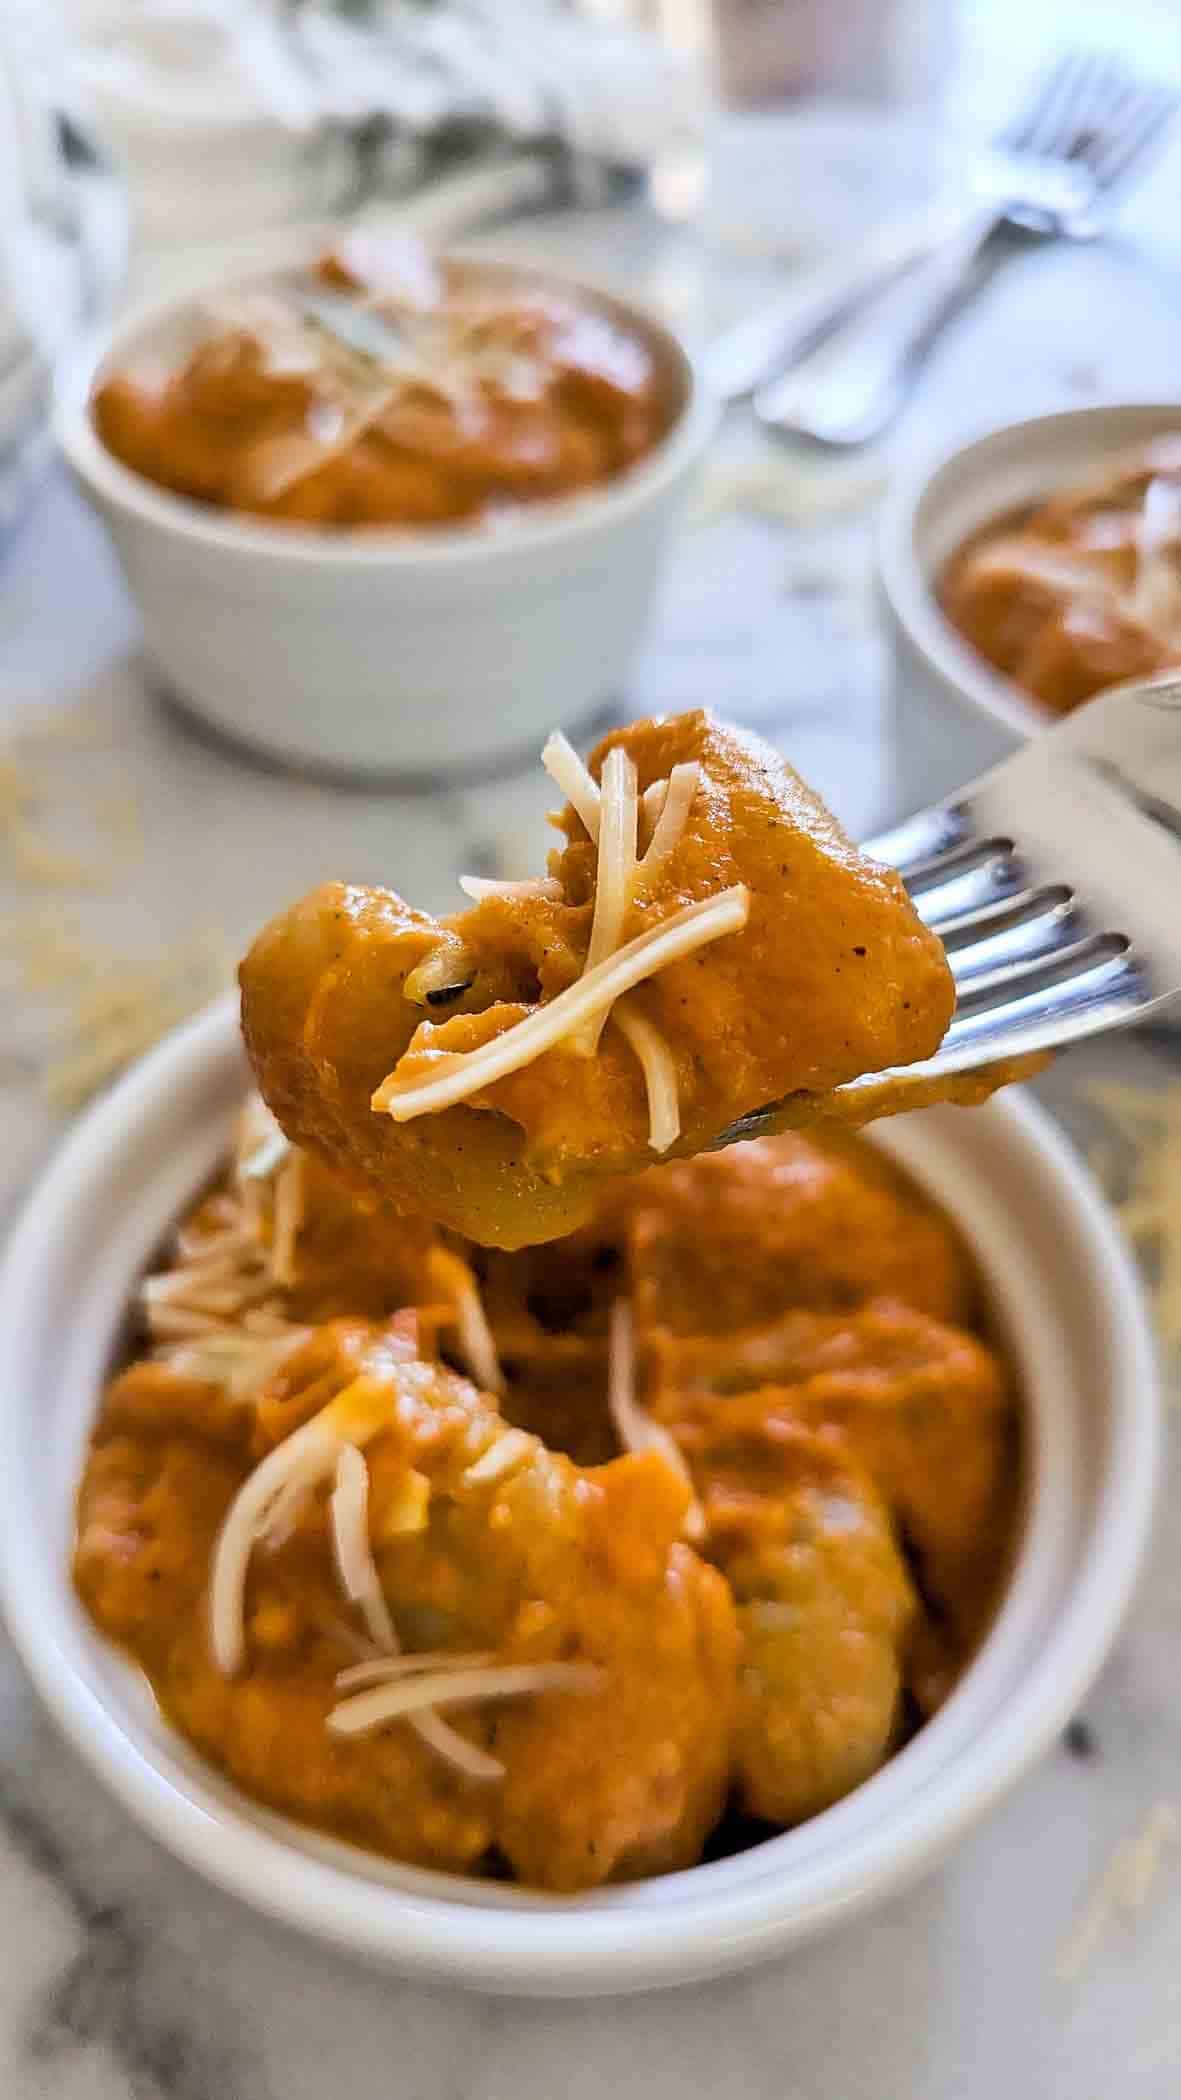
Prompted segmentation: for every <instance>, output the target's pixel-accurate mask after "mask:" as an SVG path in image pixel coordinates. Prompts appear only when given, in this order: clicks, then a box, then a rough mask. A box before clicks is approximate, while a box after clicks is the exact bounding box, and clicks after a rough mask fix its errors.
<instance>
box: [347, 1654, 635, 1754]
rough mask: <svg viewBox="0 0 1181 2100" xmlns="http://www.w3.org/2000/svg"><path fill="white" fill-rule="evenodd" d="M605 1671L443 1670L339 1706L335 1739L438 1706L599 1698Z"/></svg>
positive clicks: (562, 1666)
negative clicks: (544, 1696)
mask: <svg viewBox="0 0 1181 2100" xmlns="http://www.w3.org/2000/svg"><path fill="white" fill-rule="evenodd" d="M603 1674H604V1673H603V1671H602V1670H600V1669H599V1668H597V1666H596V1665H595V1664H593V1663H577V1662H549V1663H546V1662H541V1663H500V1664H496V1663H494V1664H492V1665H490V1666H489V1667H488V1668H486V1669H482V1670H439V1671H436V1672H433V1673H430V1674H427V1675H425V1676H422V1677H409V1678H406V1679H403V1680H402V1681H401V1682H396V1683H393V1684H382V1685H376V1686H375V1687H374V1688H373V1690H372V1691H368V1692H359V1693H357V1695H356V1696H355V1697H354V1698H352V1699H345V1700H343V1701H342V1702H341V1704H340V1705H339V1706H335V1707H333V1709H332V1712H331V1713H330V1714H329V1716H328V1724H327V1725H328V1727H329V1729H330V1730H331V1732H332V1734H333V1735H344V1736H353V1735H372V1733H373V1731H374V1730H375V1729H377V1728H384V1727H385V1726H386V1724H387V1723H388V1722H390V1721H398V1720H401V1719H402V1718H403V1716H409V1715H411V1714H413V1713H417V1712H419V1711H420V1710H421V1709H422V1708H424V1707H433V1706H475V1705H480V1704H482V1703H483V1701H484V1700H486V1699H522V1698H526V1697H532V1696H534V1695H536V1694H537V1693H539V1692H583V1693H585V1692H596V1691H598V1690H599V1688H600V1686H601V1684H602V1682H603Z"/></svg>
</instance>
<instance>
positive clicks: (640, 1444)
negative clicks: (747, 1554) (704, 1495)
mask: <svg viewBox="0 0 1181 2100" xmlns="http://www.w3.org/2000/svg"><path fill="white" fill-rule="evenodd" d="M607 1410H608V1413H609V1414H610V1416H611V1420H612V1423H613V1425H614V1428H615V1434H616V1435H617V1437H618V1438H619V1441H620V1443H621V1444H622V1446H623V1448H624V1450H625V1451H658V1452H659V1453H660V1456H661V1457H662V1458H664V1459H666V1460H667V1461H668V1463H669V1465H670V1466H671V1467H672V1469H673V1471H674V1473H676V1475H677V1477H678V1479H680V1480H683V1481H684V1482H685V1485H686V1487H687V1488H688V1490H689V1507H688V1509H687V1510H686V1512H685V1525H684V1530H685V1537H686V1538H687V1539H690V1540H692V1541H694V1542H696V1541H699V1540H701V1539H702V1538H704V1536H705V1515H704V1512H703V1510H702V1507H701V1504H700V1502H699V1501H698V1500H697V1496H696V1494H695V1492H694V1489H693V1477H692V1475H691V1473H690V1471H689V1468H688V1466H687V1464H686V1463H685V1454H684V1452H683V1451H682V1450H681V1447H680V1445H679V1444H678V1443H677V1441H676V1439H675V1437H673V1436H672V1435H670V1433H669V1431H668V1430H667V1429H665V1428H664V1427H663V1425H662V1424H661V1423H660V1422H654V1421H653V1420H652V1417H651V1415H650V1414H649V1413H648V1412H647V1410H646V1409H645V1408H643V1407H641V1405H640V1402H639V1401H638V1399H637V1398H636V1338H635V1325H634V1322H633V1320H632V1309H631V1306H630V1305H629V1303H628V1301H627V1299H626V1298H617V1299H616V1300H615V1303H614V1305H613V1306H612V1307H611V1321H610V1326H609V1328H608V1334H607Z"/></svg>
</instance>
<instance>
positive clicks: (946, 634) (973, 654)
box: [876, 396, 1181, 741]
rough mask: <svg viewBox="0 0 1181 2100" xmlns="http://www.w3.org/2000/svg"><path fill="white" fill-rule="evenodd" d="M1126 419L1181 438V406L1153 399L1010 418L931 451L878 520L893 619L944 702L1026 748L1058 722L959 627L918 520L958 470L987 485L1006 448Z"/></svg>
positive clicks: (907, 474)
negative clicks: (945, 606) (943, 598)
mask: <svg viewBox="0 0 1181 2100" xmlns="http://www.w3.org/2000/svg"><path fill="white" fill-rule="evenodd" d="M1125 416H1126V417H1128V419H1129V420H1130V421H1132V422H1134V423H1135V422H1141V423H1143V424H1144V425H1145V428H1146V430H1147V428H1148V426H1150V425H1151V424H1153V423H1154V422H1157V421H1159V422H1160V423H1161V424H1162V425H1163V426H1169V427H1171V428H1173V429H1176V430H1179V431H1181V401H1172V402H1169V401H1162V400H1159V399H1156V398H1154V397H1152V396H1145V397H1144V398H1143V399H1137V398H1136V397H1135V396H1129V397H1127V398H1124V399H1120V400H1118V401H1103V402H1098V401H1095V402H1090V403H1088V404H1086V405H1085V406H1083V407H1079V408H1064V409H1054V410H1050V411H1048V412H1047V413H1044V414H1041V415H1036V416H1020V417H1016V418H1010V419H1008V420H1006V421H1003V422H999V423H998V422H992V423H988V424H986V425H985V426H983V427H982V428H980V429H977V430H975V431H974V432H973V433H972V434H971V435H970V436H968V437H967V438H960V439H958V440H957V441H956V443H955V444H953V445H941V446H937V447H932V448H928V449H927V450H926V451H925V452H922V453H920V454H919V455H918V456H917V457H916V458H915V459H914V460H913V461H912V462H911V464H910V465H909V466H908V467H907V468H905V469H904V470H903V472H902V473H901V474H899V475H898V477H897V478H896V480H895V481H894V482H893V483H892V485H891V487H890V489H889V490H888V492H887V495H886V499H885V502H884V504H883V506H882V512H881V516H880V518H879V521H878V529H877V536H876V537H877V545H876V561H877V577H878V586H879V590H880V593H881V595H882V597H883V598H884V600H885V603H886V606H887V608H888V610H889V612H890V613H891V615H892V616H893V618H894V620H895V621H896V623H897V625H898V626H899V628H900V629H901V630H902V633H903V634H904V635H905V637H906V640H907V641H908V642H909V644H910V646H911V648H912V649H913V650H914V652H915V654H916V655H917V656H918V657H920V658H921V659H922V660H923V661H925V663H926V665H927V668H928V670H929V671H932V672H934V674H935V676H936V678H937V679H938V681H939V684H940V686H941V687H942V689H943V691H944V694H945V696H946V697H947V698H949V699H954V700H956V701H958V702H959V703H960V704H961V705H963V704H967V705H968V706H969V707H971V708H973V709H974V710H976V711H978V712H980V713H982V714H985V715H987V716H989V717H990V718H991V720H992V721H993V722H995V723H996V724H997V725H998V726H999V727H1000V728H1002V729H1003V730H1004V731H1005V732H1006V733H1007V734H1008V735H1009V736H1010V737H1013V736H1016V737H1019V738H1020V739H1021V740H1022V741H1024V740H1025V739H1026V738H1028V737H1031V736H1035V735H1036V734H1037V733H1038V731H1039V730H1042V729H1047V728H1050V727H1051V726H1052V725H1053V723H1054V722H1055V720H1057V717H1056V716H1055V715H1053V714H1052V713H1051V712H1050V711H1049V709H1048V708H1044V707H1042V706H1040V705H1039V704H1038V702H1037V701H1036V700H1034V699H1032V698H1031V697H1030V696H1029V695H1028V694H1026V693H1024V692H1023V691H1022V690H1021V688H1020V686H1018V685H1015V684H1014V682H1013V680H1012V679H1011V678H1007V677H1006V676H1005V674H1004V672H1003V671H998V670H996V669H995V668H994V666H993V665H992V664H990V663H989V662H988V661H987V660H986V659H985V658H984V657H982V656H980V655H979V654H978V653H977V651H976V650H975V649H973V648H972V646H971V644H970V643H969V642H967V641H965V639H964V637H963V636H962V635H961V634H960V633H959V632H958V631H957V630H956V628H954V627H953V626H952V624H951V621H950V620H949V619H948V618H947V617H946V615H945V613H944V612H943V610H942V608H941V606H940V604H939V602H938V599H937V598H936V596H935V593H934V591H933V590H932V588H931V585H930V583H929V582H928V580H927V576H926V574H925V571H924V568H923V565H922V563H921V561H920V560H919V557H918V554H917V552H916V548H915V535H916V529H917V525H918V520H919V514H920V512H921V510H922V508H923V506H924V504H925V503H926V502H927V500H928V498H929V497H930V496H931V494H932V492H933V491H934V490H935V489H936V487H937V485H938V483H939V482H940V481H941V480H942V479H943V477H944V476H945V475H948V474H950V473H951V472H952V470H953V469H954V468H956V467H957V466H961V465H962V466H968V465H970V464H971V465H974V466H976V467H978V468H979V470H980V474H981V478H987V473H988V467H989V461H990V455H991V454H992V453H993V452H994V451H995V450H996V449H997V448H998V446H999V445H1001V444H1007V443H1010V442H1013V441H1015V440H1020V439H1025V440H1026V441H1027V442H1028V445H1029V447H1030V449H1031V451H1033V450H1035V449H1036V448H1037V446H1038V442H1039V440H1040V439H1043V438H1046V437H1052V436H1054V435H1061V434H1070V433H1072V432H1078V433H1079V434H1080V436H1081V434H1082V433H1083V432H1084V431H1085V430H1086V429H1087V427H1088V426H1090V425H1093V424H1094V423H1096V422H1097V421H1102V420H1104V419H1110V418H1112V417H1116V418H1123V417H1125ZM1080 464H1081V462H1080ZM996 515H998V516H999V515H1000V511H999V510H998V512H997V513H996Z"/></svg>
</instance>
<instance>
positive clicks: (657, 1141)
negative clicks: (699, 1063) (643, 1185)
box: [611, 999, 681, 1152]
mask: <svg viewBox="0 0 1181 2100" xmlns="http://www.w3.org/2000/svg"><path fill="white" fill-rule="evenodd" d="M611 1018H612V1020H613V1021H614V1022H615V1025H616V1027H617V1028H618V1029H619V1031H620V1034H621V1035H622V1036H623V1038H624V1040H625V1041H626V1042H627V1043H628V1045H629V1046H630V1048H631V1049H632V1050H634V1051H635V1054H636V1057H637V1059H638V1060H639V1064H640V1069H641V1071H642V1072H643V1074H644V1085H645V1087H646V1088H647V1090H648V1143H649V1144H650V1145H651V1147H652V1150H653V1152H667V1151H668V1148H669V1146H670V1145H672V1144H675V1143H676V1140H677V1139H678V1138H679V1136H680V1134H681V1104H680V1097H679V1095H678V1093H677V1066H676V1060H675V1058H674V1057H673V1054H672V1051H671V1050H670V1049H669V1046H668V1044H667V1043H666V1041H665V1039H664V1037H663V1036H662V1035H661V1033H660V1030H659V1028H656V1027H655V1026H654V1025H653V1023H652V1022H651V1021H649V1020H648V1019H647V1017H646V1016H645V1015H644V1014H642V1013H640V1012H639V1011H638V1009H637V1008H636V1007H634V1006H632V1005H629V1003H628V1001H627V1000H626V999H617V1000H616V1002H615V1005H614V1007H613V1008H612V1010H611Z"/></svg>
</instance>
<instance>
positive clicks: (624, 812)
mask: <svg viewBox="0 0 1181 2100" xmlns="http://www.w3.org/2000/svg"><path fill="white" fill-rule="evenodd" d="M670 792H671V790H670ZM637 805H638V797H637V782H636V769H635V765H634V763H633V761H632V759H631V758H630V757H629V755H628V753H627V752H626V751H625V750H624V749H623V747H622V745H619V744H617V745H616V746H615V748H614V749H613V750H611V751H609V752H608V753H607V758H606V762H605V764H604V766H603V782H602V787H601V789H600V794H599V840H598V848H599V858H598V869H597V874H596V879H595V909H594V917H593V919H592V921H591V934H590V945H589V947H588V949H587V952H586V962H585V963H584V965H583V975H584V977H585V976H589V975H590V973H591V972H592V971H593V970H595V969H597V968H598V967H599V965H600V964H601V963H606V962H608V961H609V960H610V958H611V957H612V956H613V955H615V954H617V953H618V950H619V946H620V942H621V941H622V938H623V922H624V919H625V918H626V916H627V908H628V905H629V904H630V902H631V892H632V883H633V881H634V879H635V872H636V830H637V825H638V822H639V810H638V806H637ZM606 1018H607V1008H606V1007H602V1008H600V1010H599V1012H598V1013H597V1014H595V1015H593V1016H592V1017H591V1019H590V1020H589V1021H586V1022H584V1023H583V1024H582V1025H581V1026H580V1027H579V1028H577V1029H576V1030H572V1031H571V1034H570V1038H569V1043H568V1048H570V1049H571V1050H574V1051H576V1052H577V1053H578V1055H579V1056H580V1057H593V1056H594V1053H595V1051H596V1050H597V1049H598V1047H599V1037H600V1035H601V1034H602V1031H603V1024H604V1022H605V1021H606Z"/></svg>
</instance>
